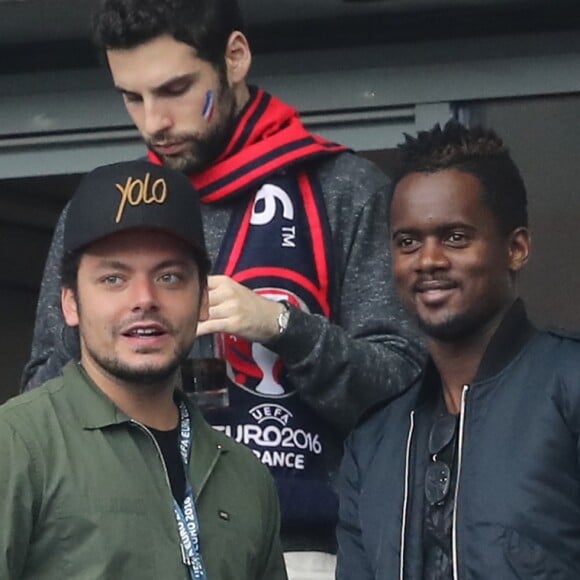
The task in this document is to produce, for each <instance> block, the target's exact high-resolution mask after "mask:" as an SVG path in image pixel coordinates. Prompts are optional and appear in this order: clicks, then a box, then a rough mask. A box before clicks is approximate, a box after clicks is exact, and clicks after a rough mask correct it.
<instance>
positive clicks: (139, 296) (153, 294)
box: [131, 277, 158, 311]
mask: <svg viewBox="0 0 580 580" xmlns="http://www.w3.org/2000/svg"><path fill="white" fill-rule="evenodd" d="M131 304H132V306H131V308H132V310H133V311H139V310H141V311H148V310H151V309H157V308H158V300H157V290H156V287H155V283H154V281H153V280H150V279H149V278H145V277H143V278H136V279H134V280H133V282H132V284H131Z"/></svg>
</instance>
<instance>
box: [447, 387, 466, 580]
mask: <svg viewBox="0 0 580 580" xmlns="http://www.w3.org/2000/svg"><path fill="white" fill-rule="evenodd" d="M468 390H469V385H463V391H462V392H461V410H460V412H459V435H458V437H459V438H458V442H457V482H456V484H455V497H454V499H453V527H452V532H451V538H452V540H451V541H452V546H451V550H452V558H453V580H459V569H458V556H457V498H458V497H459V483H460V477H461V463H462V460H463V431H464V429H465V403H466V399H467V391H468Z"/></svg>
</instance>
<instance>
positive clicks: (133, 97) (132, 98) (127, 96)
mask: <svg viewBox="0 0 580 580" xmlns="http://www.w3.org/2000/svg"><path fill="white" fill-rule="evenodd" d="M123 99H124V100H125V102H126V103H140V102H142V101H143V99H142V98H141V95H137V94H135V93H123Z"/></svg>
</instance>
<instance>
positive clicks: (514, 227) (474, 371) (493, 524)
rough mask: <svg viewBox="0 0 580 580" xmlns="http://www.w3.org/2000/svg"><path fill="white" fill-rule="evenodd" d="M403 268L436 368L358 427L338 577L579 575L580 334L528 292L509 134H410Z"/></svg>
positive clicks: (399, 208) (344, 479) (403, 186)
mask: <svg viewBox="0 0 580 580" xmlns="http://www.w3.org/2000/svg"><path fill="white" fill-rule="evenodd" d="M401 152H402V157H403V167H402V170H401V174H400V176H399V178H398V180H397V181H396V187H395V190H394V194H393V198H392V201H391V218H390V220H391V232H392V255H393V272H394V277H395V280H396V283H397V287H398V291H399V294H400V296H401V298H402V300H403V302H404V304H405V306H406V307H407V309H408V310H409V311H410V312H411V313H412V314H413V315H414V317H415V319H416V321H417V323H418V325H419V327H420V328H421V329H422V330H423V332H424V333H425V334H426V336H427V340H428V348H429V353H430V361H429V363H428V364H427V367H426V369H425V371H424V373H423V377H422V380H421V381H420V383H419V384H417V385H416V386H415V387H414V388H412V389H411V390H410V391H407V392H406V393H404V394H402V395H401V396H400V397H399V398H398V399H396V400H395V401H394V402H393V403H391V404H390V405H387V406H383V407H382V408H380V409H377V410H376V411H375V412H374V413H373V414H372V415H371V416H369V417H368V418H367V420H366V421H365V422H364V423H362V424H361V425H360V426H359V427H358V428H357V429H356V430H355V431H354V432H353V433H352V435H351V436H350V438H349V439H348V441H347V445H346V453H345V457H344V460H343V463H342V466H341V478H340V488H339V499H340V510H339V520H340V521H339V528H338V540H339V555H338V571H337V578H338V579H339V580H352V579H355V578H356V580H371V579H373V580H374V579H379V578H381V580H390V579H398V578H399V579H405V580H419V579H420V580H451V579H453V580H490V579H494V580H495V579H497V580H512V579H513V580H516V579H517V580H527V579H530V580H531V579H532V578H533V579H534V580H540V579H545V580H548V579H555V578H558V579H560V580H576V579H578V578H580V559H579V558H578V555H579V554H580V470H579V469H578V465H579V459H580V458H579V454H580V453H579V449H580V447H579V439H578V435H579V433H580V342H579V341H578V338H574V337H570V336H564V335H563V334H559V333H548V332H540V331H538V330H536V329H535V328H534V327H533V326H532V324H531V323H530V322H529V320H528V319H527V316H526V312H525V308H524V305H523V303H522V301H521V300H520V299H518V298H517V293H516V288H515V282H516V280H515V278H516V274H517V273H518V272H519V271H520V270H521V269H522V268H523V267H524V265H525V263H526V262H527V259H528V255H529V251H530V236H529V233H528V229H527V209H526V205H527V202H526V191H525V187H524V184H523V181H522V179H521V177H520V174H519V171H518V169H517V168H516V166H515V164H514V163H513V161H512V160H511V158H510V155H509V153H508V151H507V149H506V148H505V146H504V145H503V143H502V141H501V139H500V138H499V137H498V136H497V135H496V134H495V133H493V132H491V131H483V130H481V129H473V130H467V129H465V128H464V127H462V126H460V125H458V124H455V123H448V124H447V125H446V126H445V128H444V129H441V128H440V127H439V126H436V127H435V128H434V129H433V130H431V131H428V132H421V133H419V135H418V136H417V138H410V137H407V140H406V143H405V144H404V145H402V146H401Z"/></svg>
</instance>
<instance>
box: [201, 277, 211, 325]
mask: <svg viewBox="0 0 580 580" xmlns="http://www.w3.org/2000/svg"><path fill="white" fill-rule="evenodd" d="M208 318H209V291H208V289H207V284H204V286H203V288H202V289H201V296H200V297H199V321H200V322H203V321H204V320H207V319H208Z"/></svg>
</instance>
